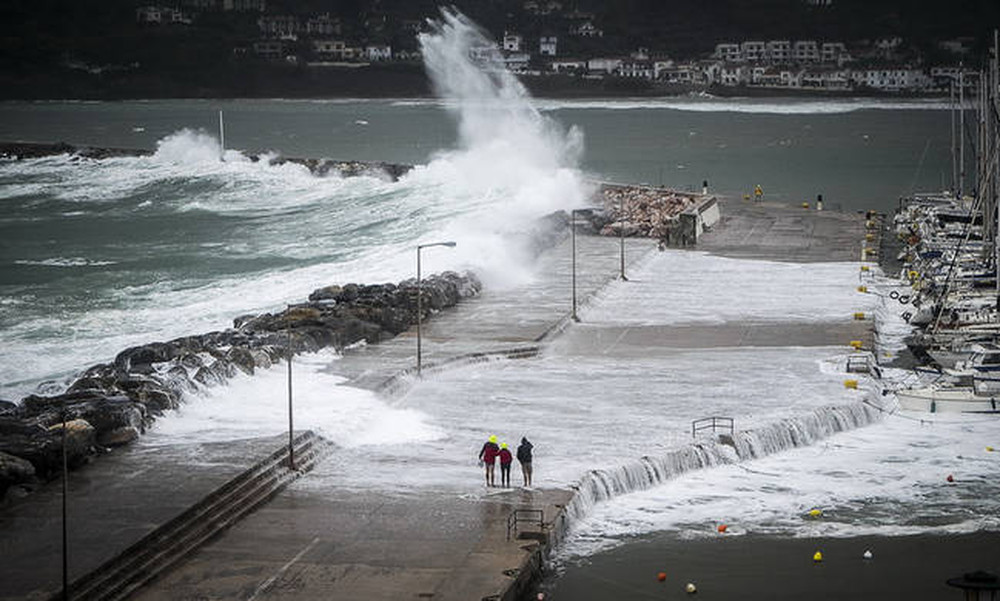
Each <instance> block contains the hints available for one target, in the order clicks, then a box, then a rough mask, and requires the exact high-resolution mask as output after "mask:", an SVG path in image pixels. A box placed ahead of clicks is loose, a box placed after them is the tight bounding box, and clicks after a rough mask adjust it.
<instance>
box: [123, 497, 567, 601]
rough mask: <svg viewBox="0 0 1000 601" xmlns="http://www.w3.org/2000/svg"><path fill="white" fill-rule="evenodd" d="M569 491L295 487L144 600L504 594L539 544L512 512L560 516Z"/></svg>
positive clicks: (444, 597)
mask: <svg viewBox="0 0 1000 601" xmlns="http://www.w3.org/2000/svg"><path fill="white" fill-rule="evenodd" d="M569 498H570V495H569V493H568V492H565V491H558V490H553V491H544V490H533V491H527V490H521V489H507V490H505V491H498V492H496V493H494V494H491V495H488V496H486V497H484V498H479V499H475V500H472V499H466V498H458V497H454V496H446V495H421V496H405V497H401V496H391V497H390V496H381V495H378V494H375V493H367V494H345V493H338V492H337V491H335V490H312V489H310V488H309V487H308V486H307V485H293V486H292V487H291V488H290V489H289V490H288V491H287V492H285V493H284V494H282V495H281V496H279V497H278V498H276V499H275V500H274V501H272V502H271V503H270V504H268V505H267V506H265V507H264V508H262V509H261V510H259V511H257V512H256V513H255V514H254V515H252V516H250V517H249V518H247V519H246V520H244V521H243V522H242V523H240V524H239V525H238V526H237V527H235V528H233V529H232V530H230V531H229V532H228V533H227V534H226V535H225V536H224V537H223V538H222V539H220V540H218V541H217V542H215V543H214V544H211V545H209V546H208V547H206V548H205V549H204V550H203V551H202V552H200V553H198V554H197V555H196V556H195V557H193V558H191V560H190V561H189V562H187V563H186V564H185V565H184V566H182V567H181V568H179V569H177V570H176V571H175V572H174V573H172V574H170V575H168V576H167V577H165V578H163V579H162V580H160V581H159V582H157V583H155V584H154V585H153V586H151V587H148V588H147V589H146V590H145V591H144V592H143V593H142V594H140V595H138V596H137V598H138V599H143V600H150V601H152V600H157V599H261V598H268V599H338V600H344V601H349V600H357V601H362V600H364V601H370V600H373V599H434V601H441V600H456V601H458V600H462V601H465V600H469V599H476V600H478V599H483V598H487V597H489V596H490V595H497V596H498V597H499V596H500V595H502V594H503V593H504V591H505V589H506V588H507V587H508V586H509V585H510V584H511V583H512V582H513V580H514V578H515V576H516V572H517V570H518V569H519V568H520V566H521V565H522V564H523V563H524V562H525V560H526V558H527V557H528V555H529V554H530V553H531V552H532V551H533V550H534V549H536V548H537V547H538V544H539V543H538V542H537V541H532V540H525V539H518V538H516V537H512V538H511V540H509V541H508V540H507V518H508V516H509V515H510V513H511V511H513V510H514V509H515V508H518V507H536V508H543V509H544V511H545V519H546V520H547V521H551V520H553V519H554V518H555V516H556V514H557V512H558V511H559V507H557V505H559V506H561V505H565V503H566V502H568V500H569ZM522 528H523V531H538V529H537V528H536V527H534V526H532V525H530V524H529V525H524V526H523V527H522ZM505 572H506V573H505Z"/></svg>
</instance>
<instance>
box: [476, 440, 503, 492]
mask: <svg viewBox="0 0 1000 601" xmlns="http://www.w3.org/2000/svg"><path fill="white" fill-rule="evenodd" d="M499 454H500V447H498V446H497V437H496V436H490V438H489V440H487V441H486V442H485V443H483V448H482V449H481V450H480V451H479V465H485V466H486V486H496V479H495V476H494V475H493V470H494V469H495V468H496V461H497V455H499Z"/></svg>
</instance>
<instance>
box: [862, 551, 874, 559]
mask: <svg viewBox="0 0 1000 601" xmlns="http://www.w3.org/2000/svg"><path fill="white" fill-rule="evenodd" d="M861 557H864V558H865V559H871V558H872V557H873V556H872V552H871V549H865V554H864V555H862V556H861Z"/></svg>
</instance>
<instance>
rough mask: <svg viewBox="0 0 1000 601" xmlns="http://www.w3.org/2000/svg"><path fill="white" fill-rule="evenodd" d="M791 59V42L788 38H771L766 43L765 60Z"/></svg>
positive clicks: (783, 61) (785, 61)
mask: <svg viewBox="0 0 1000 601" xmlns="http://www.w3.org/2000/svg"><path fill="white" fill-rule="evenodd" d="M791 59H792V43H791V42H789V41H788V40H771V41H770V42H768V43H767V60H769V61H771V62H772V63H787V62H788V61H790V60H791Z"/></svg>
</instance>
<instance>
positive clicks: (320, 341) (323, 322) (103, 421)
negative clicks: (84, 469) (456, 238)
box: [0, 272, 482, 497]
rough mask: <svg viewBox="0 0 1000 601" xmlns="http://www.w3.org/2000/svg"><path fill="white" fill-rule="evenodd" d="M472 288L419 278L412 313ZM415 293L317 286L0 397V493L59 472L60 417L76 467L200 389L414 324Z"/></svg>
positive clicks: (468, 282) (458, 278) (403, 286)
mask: <svg viewBox="0 0 1000 601" xmlns="http://www.w3.org/2000/svg"><path fill="white" fill-rule="evenodd" d="M481 289H482V285H481V283H480V282H479V279H478V278H477V277H476V276H475V275H474V274H472V273H469V272H466V273H464V274H458V273H455V272H445V273H442V274H439V275H434V276H431V277H429V278H425V279H423V280H422V282H421V286H420V288H419V294H420V297H421V306H422V316H421V319H426V318H428V317H429V316H430V315H431V314H432V313H436V312H438V311H441V310H442V309H445V308H448V307H452V306H455V305H457V304H458V303H459V301H460V300H461V299H463V298H467V297H470V296H475V295H477V294H479V292H480V290H481ZM417 295H418V287H417V282H416V280H415V279H408V280H404V281H402V282H400V283H398V284H392V283H387V284H375V285H364V284H346V285H332V286H326V287H323V288H319V289H317V290H315V291H314V292H313V293H312V294H310V295H309V298H308V300H307V301H306V302H303V303H299V304H295V305H290V306H288V307H287V308H286V309H285V310H284V311H281V312H278V313H265V314H262V315H246V316H242V317H238V318H236V319H235V320H234V323H233V327H232V328H228V329H226V330H222V331H216V332H209V333H206V334H198V335H193V336H185V337H182V338H177V339H174V340H170V341H167V342H153V343H149V344H144V345H141V346H136V347H132V348H128V349H125V350H123V351H122V352H120V353H119V354H118V355H117V356H116V357H115V358H114V360H113V361H111V362H109V363H99V364H97V365H94V366H91V367H90V368H88V369H86V370H84V372H83V373H82V374H81V375H80V376H79V377H77V378H76V379H75V380H74V381H73V382H72V384H70V386H69V387H68V388H67V389H66V391H65V392H63V393H62V394H57V395H51V396H46V395H34V394H33V395H28V396H27V397H25V398H24V399H22V400H21V402H20V403H12V402H9V401H0V497H2V496H3V494H4V493H5V492H6V491H7V489H8V488H9V487H11V486H25V487H27V488H30V487H31V486H32V485H33V484H35V483H37V482H39V481H43V480H46V479H49V478H52V477H54V476H55V475H56V474H58V473H59V470H61V467H62V450H63V442H62V441H63V427H64V426H63V423H64V419H65V428H66V432H65V434H66V436H65V440H66V452H67V458H68V462H69V465H70V466H71V467H76V466H79V465H80V464H83V463H85V462H86V461H88V460H89V459H90V458H91V457H93V456H94V455H97V454H98V453H101V452H103V451H104V450H106V449H108V448H111V447H116V446H121V445H124V444H128V443H130V442H132V441H134V440H136V439H137V438H138V437H139V436H140V435H141V434H142V433H143V432H144V431H145V429H146V427H147V426H148V425H149V424H150V423H152V421H153V420H154V419H155V418H156V417H157V416H159V415H162V414H163V413H164V412H166V411H169V410H171V409H176V408H177V407H179V405H180V403H181V402H182V400H183V398H184V395H186V394H189V393H192V392H195V391H197V390H198V389H199V388H201V387H205V386H213V385H217V384H221V383H224V382H225V381H227V380H228V379H230V378H232V377H234V376H235V375H237V374H239V373H245V374H253V373H254V371H255V370H256V369H258V368H267V367H270V366H271V365H273V364H274V363H276V362H279V361H281V360H283V359H286V358H287V357H288V356H289V354H292V355H294V354H297V353H304V352H314V351H317V350H319V349H322V348H327V347H334V348H337V349H343V348H344V347H346V346H349V345H352V344H355V343H357V342H361V341H365V342H367V343H378V342H379V341H381V340H383V339H386V338H391V337H393V336H396V335H397V334H399V333H401V332H403V331H405V330H407V329H408V328H409V327H410V326H411V325H412V324H415V323H416V321H417Z"/></svg>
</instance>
